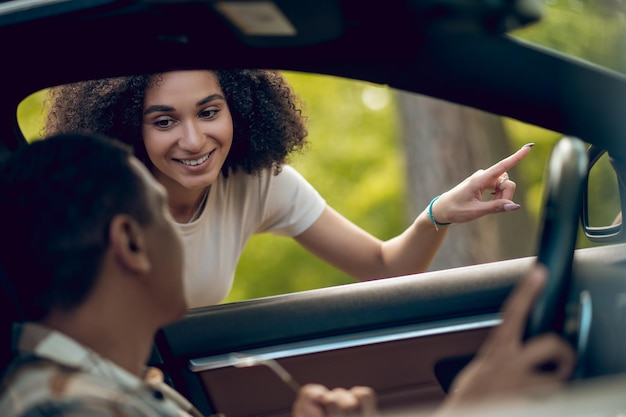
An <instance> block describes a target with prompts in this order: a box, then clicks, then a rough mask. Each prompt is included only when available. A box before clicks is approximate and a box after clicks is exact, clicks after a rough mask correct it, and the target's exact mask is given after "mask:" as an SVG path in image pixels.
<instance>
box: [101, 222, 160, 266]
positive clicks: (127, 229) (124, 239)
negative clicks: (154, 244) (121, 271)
mask: <svg viewBox="0 0 626 417" xmlns="http://www.w3.org/2000/svg"><path fill="white" fill-rule="evenodd" d="M109 241H110V246H111V250H112V251H113V254H114V255H115V258H116V259H117V260H118V261H119V262H120V264H121V265H122V266H123V267H125V268H127V269H129V270H131V271H133V272H135V273H138V274H145V273H148V272H150V269H151V267H152V264H151V262H150V257H149V256H148V252H147V247H146V237H145V234H144V231H143V228H142V227H141V226H140V225H139V223H137V221H136V220H135V219H134V218H132V217H131V216H128V215H126V214H118V215H117V216H115V217H114V218H113V220H112V221H111V224H110V226H109Z"/></svg>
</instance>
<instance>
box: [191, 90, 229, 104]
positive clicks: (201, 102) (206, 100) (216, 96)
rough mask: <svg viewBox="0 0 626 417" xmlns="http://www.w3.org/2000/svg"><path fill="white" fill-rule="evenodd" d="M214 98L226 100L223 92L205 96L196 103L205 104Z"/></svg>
mask: <svg viewBox="0 0 626 417" xmlns="http://www.w3.org/2000/svg"><path fill="white" fill-rule="evenodd" d="M213 100H225V98H224V96H223V95H221V94H217V93H216V94H211V95H209V96H206V97H205V98H203V99H202V100H200V101H198V102H197V103H196V106H203V105H205V104H207V103H209V102H211V101H213Z"/></svg>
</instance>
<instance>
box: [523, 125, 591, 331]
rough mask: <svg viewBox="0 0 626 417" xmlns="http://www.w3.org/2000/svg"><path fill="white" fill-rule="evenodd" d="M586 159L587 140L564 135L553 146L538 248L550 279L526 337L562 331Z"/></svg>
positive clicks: (535, 310) (535, 308)
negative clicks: (585, 141) (583, 140)
mask: <svg viewBox="0 0 626 417" xmlns="http://www.w3.org/2000/svg"><path fill="white" fill-rule="evenodd" d="M587 160H588V158H587V150H586V147H585V144H584V143H583V142H582V141H581V140H580V139H577V138H574V137H563V138H561V139H560V140H559V142H557V144H556V145H555V147H554V149H553V150H552V154H551V156H550V161H549V163H548V167H547V177H548V180H547V185H546V190H545V192H544V206H543V224H542V231H541V235H540V240H539V248H538V252H537V263H540V264H543V265H544V266H545V267H546V268H547V270H548V280H547V282H546V284H545V286H544V288H543V290H542V292H541V293H540V295H539V296H538V298H537V300H536V301H535V304H534V306H533V308H532V310H531V312H530V315H529V318H528V322H527V325H526V332H525V338H530V337H532V336H535V335H538V334H541V333H545V332H550V331H551V332H555V333H557V334H563V324H564V320H565V304H566V302H567V296H568V290H569V284H570V276H571V270H572V262H573V258H574V249H575V246H576V236H577V232H578V221H579V216H580V210H581V201H582V200H581V199H582V190H583V184H584V180H585V177H586V175H587V163H588V162H587Z"/></svg>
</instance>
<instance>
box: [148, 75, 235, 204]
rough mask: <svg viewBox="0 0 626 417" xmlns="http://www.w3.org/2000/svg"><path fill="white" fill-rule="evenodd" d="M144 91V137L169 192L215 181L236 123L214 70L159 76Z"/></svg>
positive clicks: (228, 149)
mask: <svg viewBox="0 0 626 417" xmlns="http://www.w3.org/2000/svg"><path fill="white" fill-rule="evenodd" d="M156 77H158V79H157V80H156V81H157V82H155V83H154V84H153V85H152V86H151V87H149V88H148V89H147V90H146V94H145V99H144V113H143V125H142V135H143V140H144V144H145V147H146V151H147V153H148V156H149V157H150V160H151V161H152V164H153V165H154V168H153V174H154V176H155V177H156V178H157V180H159V182H161V184H163V185H164V186H165V187H166V188H167V189H168V191H169V192H170V195H172V194H179V192H180V191H183V190H194V191H198V190H202V189H204V188H206V187H207V186H209V185H211V184H213V182H215V180H216V178H217V176H218V175H219V173H220V170H221V169H222V166H223V165H224V162H225V161H226V157H227V156H228V152H229V151H230V147H231V144H232V140H233V121H232V117H231V114H230V111H229V108H228V105H227V103H226V98H225V97H224V93H223V92H222V89H221V87H220V85H219V82H218V80H217V77H216V76H215V74H213V73H212V72H210V71H175V72H168V73H164V74H161V75H158V76H156Z"/></svg>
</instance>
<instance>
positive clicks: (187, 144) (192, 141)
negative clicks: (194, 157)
mask: <svg viewBox="0 0 626 417" xmlns="http://www.w3.org/2000/svg"><path fill="white" fill-rule="evenodd" d="M204 142H205V138H204V134H203V133H202V131H201V130H200V127H199V126H198V124H197V123H194V122H189V123H187V124H186V126H185V129H184V130H183V137H182V138H180V140H179V141H178V147H179V148H181V149H183V150H185V151H189V152H199V151H201V150H202V147H203V146H204Z"/></svg>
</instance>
